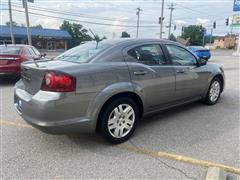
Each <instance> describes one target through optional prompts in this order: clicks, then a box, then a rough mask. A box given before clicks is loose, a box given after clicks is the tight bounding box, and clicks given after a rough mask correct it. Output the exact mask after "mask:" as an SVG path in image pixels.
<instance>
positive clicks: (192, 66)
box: [14, 39, 225, 143]
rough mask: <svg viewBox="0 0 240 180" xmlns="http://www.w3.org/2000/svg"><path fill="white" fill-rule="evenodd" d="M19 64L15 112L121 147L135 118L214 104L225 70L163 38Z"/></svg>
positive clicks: (37, 123)
mask: <svg viewBox="0 0 240 180" xmlns="http://www.w3.org/2000/svg"><path fill="white" fill-rule="evenodd" d="M37 64H38V66H36V64H34V63H33V62H26V63H23V64H22V79H21V80H20V81H19V82H17V83H16V85H15V95H14V104H15V108H16V110H17V112H18V113H19V114H20V115H21V116H22V117H23V119H25V120H26V121H27V122H28V123H29V124H31V125H32V126H34V127H36V128H38V129H40V130H42V131H44V132H47V133H53V134H64V133H76V132H95V131H98V132H100V133H101V134H102V135H103V136H104V137H105V138H106V139H107V140H109V141H110V142H113V143H120V142H123V141H125V140H127V139H128V138H129V137H130V136H131V135H132V134H133V132H134V130H135V128H136V125H137V122H138V121H139V119H140V118H142V117H144V116H146V115H148V114H150V113H153V112H157V111H161V110H165V109H168V108H172V107H175V106H179V105H183V104H186V103H190V102H193V101H198V100H203V101H204V102H205V103H207V104H210V105H213V104H215V103H216V102H217V101H218V99H219V97H220V94H221V93H222V91H223V89H224V84H225V82H224V72H223V69H222V68H221V67H219V66H217V65H215V64H207V62H206V61H205V60H203V59H199V58H197V57H196V56H195V55H193V54H192V53H191V52H190V51H189V50H187V49H186V48H185V47H183V46H181V45H179V44H178V43H175V42H171V41H167V40H155V39H123V40H107V41H103V42H100V43H98V44H97V43H95V42H89V43H86V44H83V45H80V46H78V47H75V48H73V49H71V50H69V51H66V52H65V53H63V54H61V55H60V56H58V57H57V58H55V60H52V61H39V62H37Z"/></svg>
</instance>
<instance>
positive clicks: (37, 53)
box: [31, 47, 41, 56]
mask: <svg viewBox="0 0 240 180" xmlns="http://www.w3.org/2000/svg"><path fill="white" fill-rule="evenodd" d="M31 49H32V50H33V51H34V53H35V54H36V55H37V56H41V54H40V52H39V51H38V50H37V49H36V48H35V47H31Z"/></svg>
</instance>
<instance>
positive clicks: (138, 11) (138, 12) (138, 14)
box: [136, 8, 142, 38]
mask: <svg viewBox="0 0 240 180" xmlns="http://www.w3.org/2000/svg"><path fill="white" fill-rule="evenodd" d="M140 11H142V9H141V8H137V12H136V14H137V17H138V19H137V38H138V31H139V16H140Z"/></svg>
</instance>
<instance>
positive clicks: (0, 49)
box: [0, 46, 20, 55]
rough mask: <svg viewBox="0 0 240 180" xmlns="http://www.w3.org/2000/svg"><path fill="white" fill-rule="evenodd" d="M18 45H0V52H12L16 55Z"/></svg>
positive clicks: (18, 49)
mask: <svg viewBox="0 0 240 180" xmlns="http://www.w3.org/2000/svg"><path fill="white" fill-rule="evenodd" d="M19 52H20V47H10V46H0V54H4V55H5V54H14V55H18V54H19Z"/></svg>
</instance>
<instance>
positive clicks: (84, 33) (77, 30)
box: [60, 21, 93, 48]
mask: <svg viewBox="0 0 240 180" xmlns="http://www.w3.org/2000/svg"><path fill="white" fill-rule="evenodd" d="M60 29H61V30H65V31H67V32H68V33H69V34H70V35H71V37H72V39H71V40H69V41H68V42H67V45H68V48H72V47H75V46H78V45H79V44H81V43H82V42H85V41H91V40H93V39H92V37H91V36H90V35H88V30H87V29H85V28H83V26H82V25H81V24H77V23H70V22H69V21H63V23H62V25H61V26H60Z"/></svg>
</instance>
